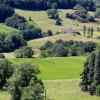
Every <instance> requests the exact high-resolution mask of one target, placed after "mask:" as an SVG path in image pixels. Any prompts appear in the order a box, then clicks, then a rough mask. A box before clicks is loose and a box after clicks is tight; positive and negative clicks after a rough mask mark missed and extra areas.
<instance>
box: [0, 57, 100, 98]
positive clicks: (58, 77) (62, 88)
mask: <svg viewBox="0 0 100 100" xmlns="http://www.w3.org/2000/svg"><path fill="white" fill-rule="evenodd" d="M10 60H11V61H12V62H13V63H15V64H20V63H24V62H31V63H32V64H33V65H38V66H40V70H41V74H40V78H42V79H43V81H44V84H45V88H46V94H47V98H48V99H50V100H100V98H99V97H97V96H91V95H89V94H88V93H83V92H81V91H80V88H79V83H80V80H79V78H80V73H81V72H82V69H83V67H82V65H83V63H84V61H85V60H86V57H67V58H36V59H10ZM0 100H10V94H9V93H8V92H3V91H2V92H0Z"/></svg>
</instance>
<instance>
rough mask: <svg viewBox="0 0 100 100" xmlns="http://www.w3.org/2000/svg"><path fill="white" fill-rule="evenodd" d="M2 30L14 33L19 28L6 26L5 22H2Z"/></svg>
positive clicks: (6, 32)
mask: <svg viewBox="0 0 100 100" xmlns="http://www.w3.org/2000/svg"><path fill="white" fill-rule="evenodd" d="M0 32H2V33H5V34H12V33H16V32H18V30H17V29H15V28H12V27H9V26H6V25H4V24H0Z"/></svg>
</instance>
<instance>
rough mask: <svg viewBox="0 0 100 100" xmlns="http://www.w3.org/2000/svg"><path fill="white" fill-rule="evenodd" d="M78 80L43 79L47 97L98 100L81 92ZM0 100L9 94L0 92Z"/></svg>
mask: <svg viewBox="0 0 100 100" xmlns="http://www.w3.org/2000/svg"><path fill="white" fill-rule="evenodd" d="M79 82H80V80H55V81H54V80H53V81H52V80H50V81H44V84H45V87H46V92H47V98H49V99H50V100H100V98H99V97H96V96H91V95H89V94H88V93H83V92H81V91H80V88H79ZM0 100H10V94H9V93H8V92H0Z"/></svg>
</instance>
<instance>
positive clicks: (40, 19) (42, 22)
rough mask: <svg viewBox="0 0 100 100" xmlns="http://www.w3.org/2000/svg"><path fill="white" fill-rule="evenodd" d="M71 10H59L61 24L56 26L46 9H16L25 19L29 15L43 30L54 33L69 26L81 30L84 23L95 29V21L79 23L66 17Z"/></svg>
mask: <svg viewBox="0 0 100 100" xmlns="http://www.w3.org/2000/svg"><path fill="white" fill-rule="evenodd" d="M72 12H74V10H72V9H67V10H59V16H60V18H61V19H62V26H57V25H55V20H53V19H49V18H48V16H47V12H46V11H25V10H19V9H16V13H17V14H19V15H22V16H24V17H26V18H27V19H29V17H31V18H32V20H33V22H34V23H36V25H37V26H38V27H40V28H41V29H42V30H43V31H47V30H48V29H50V30H52V31H53V32H54V33H56V32H58V31H60V30H61V29H63V28H64V29H66V28H70V27H71V28H72V29H73V30H78V31H81V30H82V28H83V25H86V26H87V27H93V28H94V29H95V30H96V28H97V26H98V24H96V23H80V22H78V21H76V20H70V19H68V18H66V13H72ZM90 14H93V12H90ZM34 23H33V24H34Z"/></svg>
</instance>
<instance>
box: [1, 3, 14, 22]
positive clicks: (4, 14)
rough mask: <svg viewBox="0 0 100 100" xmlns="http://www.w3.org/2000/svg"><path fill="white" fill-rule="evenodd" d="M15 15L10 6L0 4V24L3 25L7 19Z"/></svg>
mask: <svg viewBox="0 0 100 100" xmlns="http://www.w3.org/2000/svg"><path fill="white" fill-rule="evenodd" d="M14 13H15V11H14V9H13V8H11V7H10V6H9V5H6V4H1V3H0V22H1V23H3V22H4V21H5V19H6V18H8V17H11V16H12V15H13V14H14Z"/></svg>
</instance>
